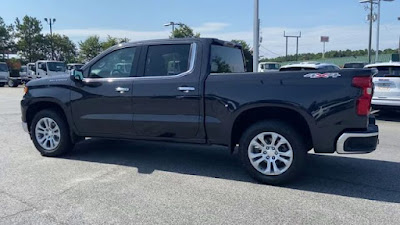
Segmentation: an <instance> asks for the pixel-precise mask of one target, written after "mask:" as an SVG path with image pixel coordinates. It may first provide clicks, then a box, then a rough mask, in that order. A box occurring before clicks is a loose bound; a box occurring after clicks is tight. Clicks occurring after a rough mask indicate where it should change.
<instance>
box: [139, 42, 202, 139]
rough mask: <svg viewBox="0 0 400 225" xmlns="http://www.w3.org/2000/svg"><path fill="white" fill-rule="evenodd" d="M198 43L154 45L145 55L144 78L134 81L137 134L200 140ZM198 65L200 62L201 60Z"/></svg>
mask: <svg viewBox="0 0 400 225" xmlns="http://www.w3.org/2000/svg"><path fill="white" fill-rule="evenodd" d="M195 57H196V44H194V43H190V42H189V43H186V44H165V45H151V46H147V47H146V48H145V49H144V52H143V54H142V57H141V58H142V59H144V60H141V61H143V64H142V65H141V72H140V73H141V74H140V75H141V76H140V77H137V78H135V80H134V82H133V89H132V95H133V112H134V116H133V124H134V131H135V135H136V136H138V137H145V138H156V139H164V140H165V139H167V140H168V139H182V140H188V139H197V138H198V133H199V126H200V119H201V118H200V103H201V94H200V91H199V90H200V86H199V77H200V69H199V68H197V69H195V68H194V62H195V60H194V59H195ZM198 58H199V59H198V60H196V63H200V61H199V60H200V57H198Z"/></svg>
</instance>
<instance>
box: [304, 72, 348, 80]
mask: <svg viewBox="0 0 400 225" xmlns="http://www.w3.org/2000/svg"><path fill="white" fill-rule="evenodd" d="M341 76H342V75H340V73H308V74H306V75H304V77H308V78H312V79H315V78H338V77H341Z"/></svg>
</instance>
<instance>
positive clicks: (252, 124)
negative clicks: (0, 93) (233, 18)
mask: <svg viewBox="0 0 400 225" xmlns="http://www.w3.org/2000/svg"><path fill="white" fill-rule="evenodd" d="M171 62H172V63H171ZM244 62H245V61H244V58H243V53H242V47H241V46H240V45H237V44H235V43H231V42H225V41H221V40H217V39H210V38H189V39H181V38H176V39H166V40H154V41H142V42H134V43H125V44H121V45H118V46H114V47H112V48H110V49H108V50H106V51H104V52H102V53H101V54H100V55H99V56H97V57H95V58H94V59H93V60H91V61H90V62H89V63H87V64H85V66H83V67H82V68H81V69H80V70H75V71H74V73H73V74H72V75H71V76H66V75H62V76H52V77H51V76H50V77H47V78H42V79H38V80H33V81H30V82H29V83H28V84H27V87H26V89H25V91H26V93H25V95H24V96H23V99H22V101H21V110H22V122H23V123H22V125H23V127H24V129H25V131H27V132H29V133H30V137H31V139H32V140H33V143H34V145H35V146H36V148H37V149H38V151H39V152H40V153H41V154H42V155H44V156H59V155H62V154H64V153H66V152H68V151H70V150H71V149H72V148H73V146H74V144H75V143H77V142H79V141H81V140H84V137H99V138H112V139H132V140H151V141H168V142H180V143H191V144H203V145H222V146H226V147H227V148H228V149H229V150H230V151H231V152H233V151H234V149H236V147H237V149H238V152H239V156H240V158H241V160H242V163H243V165H244V167H245V168H246V169H247V171H248V172H249V173H250V175H252V176H253V177H254V178H255V179H257V180H258V181H260V182H263V183H267V184H280V183H282V182H287V181H289V180H291V179H292V178H295V177H296V176H298V174H299V172H301V170H302V169H303V168H304V166H305V165H306V162H305V160H306V154H307V151H309V150H311V149H314V151H315V152H317V153H334V152H338V153H343V154H345V153H368V152H372V151H374V150H375V148H376V146H377V142H378V126H377V125H375V119H374V117H372V116H370V104H371V98H372V95H371V93H372V72H371V70H365V69H362V70H361V69H360V70H343V71H340V70H337V71H334V72H330V73H329V72H326V73H324V74H323V75H324V76H320V75H321V74H319V73H314V72H313V71H295V72H275V73H274V72H272V73H271V72H269V73H245V63H244ZM120 63H132V66H131V67H130V68H128V71H126V68H125V69H124V70H121V71H120V70H116V69H115V68H116V65H119V64H120ZM170 64H174V66H173V67H174V68H175V69H174V70H177V69H179V70H180V71H174V72H175V74H171V75H170V74H169V72H170V71H169V67H170V66H169V65H170ZM176 64H179V66H177V65H176ZM117 68H118V67H117ZM317 75H318V76H317ZM227 160H229V159H227Z"/></svg>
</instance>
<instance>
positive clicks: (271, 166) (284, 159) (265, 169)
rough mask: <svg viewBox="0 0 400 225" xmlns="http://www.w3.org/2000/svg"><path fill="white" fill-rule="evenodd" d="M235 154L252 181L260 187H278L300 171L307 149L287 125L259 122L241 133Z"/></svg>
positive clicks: (274, 122) (294, 131)
mask: <svg viewBox="0 0 400 225" xmlns="http://www.w3.org/2000/svg"><path fill="white" fill-rule="evenodd" d="M239 153H240V157H241V160H242V163H243V165H244V167H245V168H246V170H247V171H248V172H249V173H250V175H251V176H252V177H254V178H255V179H256V180H257V181H259V182H261V183H265V184H272V185H278V184H282V183H285V182H288V181H290V180H291V179H293V178H295V177H296V176H297V175H298V174H299V173H300V172H301V171H302V170H303V168H304V165H305V159H306V154H307V148H306V145H305V144H304V140H303V138H302V136H301V135H300V134H299V133H298V132H297V131H296V130H295V129H293V128H292V127H291V126H290V125H288V124H286V123H284V122H281V121H263V122H259V123H256V124H254V125H253V126H251V127H250V128H249V129H247V130H246V131H245V133H244V134H243V136H242V138H241V140H240V144H239Z"/></svg>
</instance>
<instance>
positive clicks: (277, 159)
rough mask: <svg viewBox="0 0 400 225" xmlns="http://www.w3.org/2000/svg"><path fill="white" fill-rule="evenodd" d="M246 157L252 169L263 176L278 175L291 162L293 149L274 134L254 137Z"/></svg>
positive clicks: (262, 134) (283, 139)
mask: <svg viewBox="0 0 400 225" xmlns="http://www.w3.org/2000/svg"><path fill="white" fill-rule="evenodd" d="M247 152H248V157H249V160H250V162H251V164H252V165H253V167H254V168H255V169H256V170H257V171H259V172H260V173H262V174H264V175H268V176H271V175H274V176H276V175H280V174H282V173H284V172H285V171H286V170H288V169H289V168H290V166H291V165H292V162H293V149H292V146H291V145H290V143H289V141H288V140H287V139H286V138H285V137H283V136H282V135H280V134H278V133H275V132H263V133H260V134H258V135H256V136H255V137H254V138H253V139H252V140H251V141H250V144H249V147H248V151H247Z"/></svg>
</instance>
